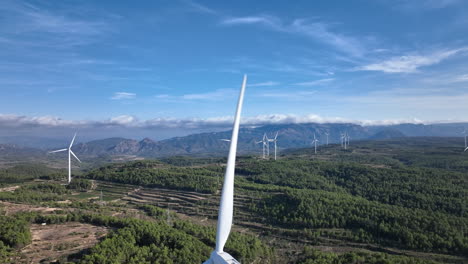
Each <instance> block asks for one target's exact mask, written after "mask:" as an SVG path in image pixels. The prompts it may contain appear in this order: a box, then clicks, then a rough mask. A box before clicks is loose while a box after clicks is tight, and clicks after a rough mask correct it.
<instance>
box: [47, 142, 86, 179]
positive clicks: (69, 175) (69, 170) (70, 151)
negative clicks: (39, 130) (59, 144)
mask: <svg viewBox="0 0 468 264" xmlns="http://www.w3.org/2000/svg"><path fill="white" fill-rule="evenodd" d="M75 138H76V133H75V135H74V136H73V139H72V141H71V143H70V146H69V147H68V148H64V149H59V150H54V151H49V153H56V152H62V151H67V150H68V184H70V182H71V155H73V157H75V159H77V160H78V161H79V162H80V163H81V160H80V159H79V158H78V157H77V156H76V155H75V153H73V151H72V149H71V148H72V146H73V142H75Z"/></svg>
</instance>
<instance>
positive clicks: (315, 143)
mask: <svg viewBox="0 0 468 264" xmlns="http://www.w3.org/2000/svg"><path fill="white" fill-rule="evenodd" d="M317 142H318V139H317V138H316V137H315V133H314V140H312V144H314V148H315V150H314V151H315V154H317Z"/></svg>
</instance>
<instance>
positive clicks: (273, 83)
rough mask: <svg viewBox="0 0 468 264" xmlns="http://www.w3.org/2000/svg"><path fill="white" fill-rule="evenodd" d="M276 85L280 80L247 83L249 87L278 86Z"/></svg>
mask: <svg viewBox="0 0 468 264" xmlns="http://www.w3.org/2000/svg"><path fill="white" fill-rule="evenodd" d="M276 85H280V83H279V82H273V81H268V82H261V83H252V84H247V86H249V87H263V86H276Z"/></svg>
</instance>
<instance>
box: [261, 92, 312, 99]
mask: <svg viewBox="0 0 468 264" xmlns="http://www.w3.org/2000/svg"><path fill="white" fill-rule="evenodd" d="M316 92H317V91H294V92H292V91H288V92H266V93H262V94H259V95H258V96H260V97H269V98H281V99H283V100H306V101H307V100H310V96H312V95H314V94H315V93H316Z"/></svg>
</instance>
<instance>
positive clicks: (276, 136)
mask: <svg viewBox="0 0 468 264" xmlns="http://www.w3.org/2000/svg"><path fill="white" fill-rule="evenodd" d="M277 138H278V132H276V135H275V141H276V139H277Z"/></svg>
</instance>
